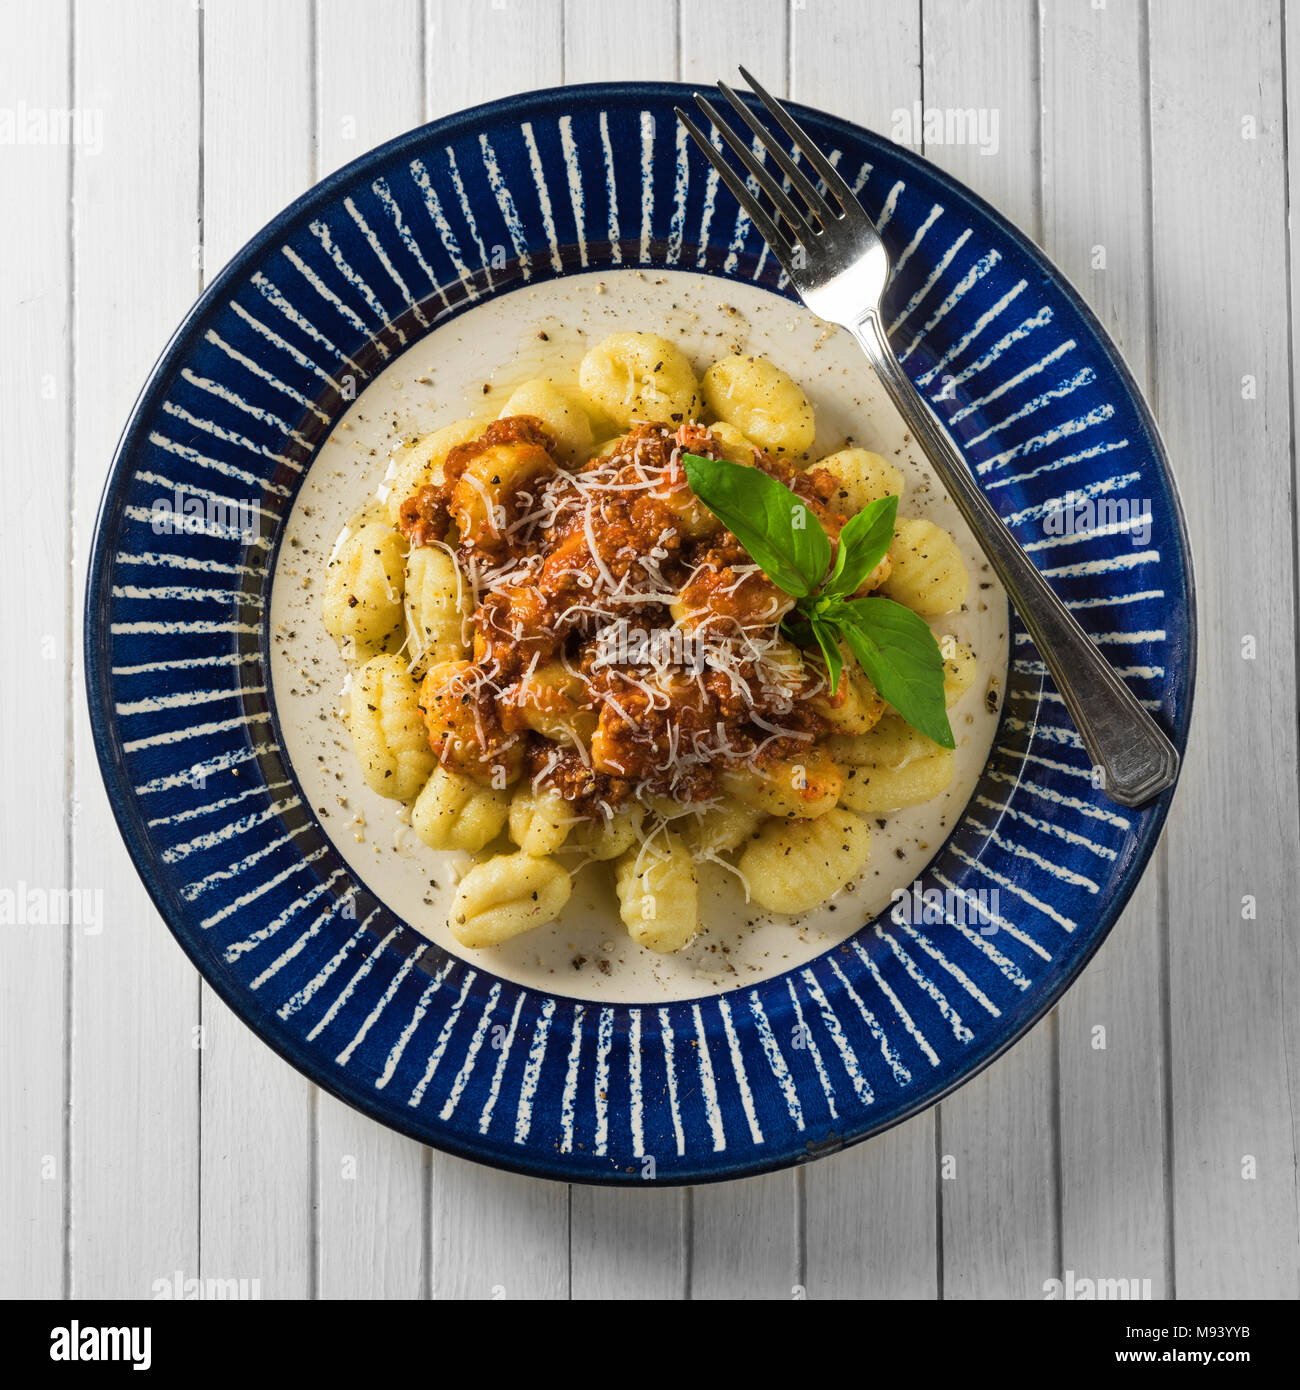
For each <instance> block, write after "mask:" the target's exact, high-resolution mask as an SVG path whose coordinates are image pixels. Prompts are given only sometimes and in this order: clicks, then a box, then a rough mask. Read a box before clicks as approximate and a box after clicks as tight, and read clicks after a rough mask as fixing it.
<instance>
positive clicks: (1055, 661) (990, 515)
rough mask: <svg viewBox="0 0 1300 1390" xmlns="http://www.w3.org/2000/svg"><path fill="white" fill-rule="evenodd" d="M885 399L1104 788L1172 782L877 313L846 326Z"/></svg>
mask: <svg viewBox="0 0 1300 1390" xmlns="http://www.w3.org/2000/svg"><path fill="white" fill-rule="evenodd" d="M850 332H852V334H853V336H854V337H855V338H856V339H857V340H858V343H859V345H860V346H861V347H862V350H863V351H864V352H865V353H866V354H867V357H868V359H869V360H870V362H871V365H872V366H873V367H874V368H875V370H876V374H877V376H879V378H880V380H881V381H882V382H883V383H884V386H885V389H886V390H887V391H888V392H889V396H890V399H891V400H892V401H893V402H894V404H895V406H897V407H898V411H899V413H900V414H901V415H902V417H903V419H904V421H905V422H906V424H907V425H908V426H909V428H910V429H911V430H912V433H913V434H914V435H915V436H916V438H917V440H918V441H919V442H920V444H921V447H922V448H923V449H924V450H925V452H926V454H927V455H928V456H929V459H930V462H931V463H932V464H933V465H934V469H935V472H936V473H937V474H938V475H939V478H940V481H941V482H942V483H943V485H944V487H946V488H947V489H948V492H949V494H950V495H951V496H952V499H953V501H954V502H955V503H956V504H957V508H958V510H959V511H960V512H961V514H962V516H964V517H965V518H966V522H967V524H968V525H969V526H970V528H971V530H972V531H973V532H974V533H975V537H976V539H977V540H978V541H979V543H980V545H981V547H982V548H983V550H984V553H985V555H987V556H988V559H989V563H990V564H991V565H992V566H993V569H994V572H995V573H996V574H997V576H998V578H999V579H1000V580H1001V581H1002V584H1003V587H1004V588H1005V589H1006V591H1007V593H1008V594H1009V595H1010V597H1011V601H1012V603H1014V604H1015V606H1016V611H1017V612H1018V613H1019V614H1020V618H1021V621H1022V622H1023V623H1024V625H1025V627H1026V628H1028V630H1029V634H1030V636H1031V637H1032V638H1033V639H1034V643H1035V645H1036V646H1037V647H1038V650H1039V653H1040V654H1041V655H1042V658H1043V661H1044V662H1045V663H1046V665H1047V669H1048V670H1049V671H1050V672H1051V673H1052V680H1053V681H1054V682H1055V683H1056V688H1057V690H1059V691H1060V693H1061V698H1062V699H1063V700H1064V701H1065V707H1066V709H1068V710H1069V712H1070V717H1071V718H1072V719H1073V720H1074V724H1075V727H1076V728H1077V729H1078V731H1079V735H1080V737H1081V738H1082V739H1083V745H1084V747H1085V748H1086V749H1087V751H1088V754H1089V756H1090V757H1091V758H1092V760H1093V764H1094V765H1095V766H1097V767H1099V768H1100V769H1101V770H1102V774H1103V776H1104V782H1103V783H1102V787H1101V789H1102V790H1103V791H1104V792H1105V794H1106V795H1107V796H1108V797H1110V799H1111V800H1112V801H1117V802H1119V804H1120V805H1121V806H1141V805H1142V804H1143V803H1144V802H1147V801H1150V800H1151V798H1152V797H1154V796H1158V795H1159V794H1160V793H1161V792H1163V791H1165V790H1166V789H1167V788H1169V787H1172V786H1173V784H1174V782H1175V781H1176V780H1177V778H1178V752H1177V750H1176V749H1175V748H1174V746H1173V744H1172V743H1170V741H1169V739H1168V738H1167V737H1166V736H1165V734H1164V732H1163V731H1162V730H1161V728H1160V726H1159V725H1158V724H1157V723H1156V722H1155V720H1154V719H1152V717H1151V715H1150V714H1149V713H1148V712H1147V711H1146V710H1145V709H1144V708H1143V707H1142V705H1141V704H1140V703H1139V702H1138V700H1137V697H1136V696H1135V695H1134V694H1133V692H1132V691H1131V690H1130V689H1129V688H1128V686H1127V685H1126V684H1125V683H1124V681H1123V680H1122V679H1121V678H1120V677H1119V676H1118V675H1117V674H1116V673H1115V670H1114V668H1113V667H1112V666H1111V664H1110V663H1109V662H1108V661H1107V660H1106V658H1105V657H1104V656H1103V655H1102V654H1101V652H1100V651H1099V650H1098V649H1097V647H1096V646H1095V645H1094V644H1093V642H1092V641H1091V639H1090V638H1089V637H1088V634H1087V633H1086V632H1084V630H1083V628H1081V627H1080V626H1079V623H1078V621H1077V620H1076V618H1075V616H1074V614H1073V613H1071V612H1070V610H1069V609H1068V608H1067V607H1066V606H1065V604H1064V603H1062V601H1061V600H1060V599H1059V598H1058V597H1057V596H1056V593H1055V592H1054V591H1053V589H1052V587H1051V585H1049V584H1048V582H1047V581H1046V580H1045V579H1044V578H1043V576H1042V575H1041V574H1040V573H1039V571H1038V567H1037V566H1036V565H1035V564H1034V562H1033V561H1032V560H1031V559H1030V558H1029V556H1028V555H1027V554H1026V553H1025V552H1024V550H1023V549H1022V548H1021V547H1020V545H1019V543H1018V542H1017V541H1016V538H1015V537H1014V536H1013V535H1012V534H1011V532H1010V530H1009V529H1008V527H1007V525H1006V523H1005V522H1004V521H1003V520H1002V518H1001V517H1000V516H999V515H998V514H997V512H995V511H994V510H993V508H992V506H991V505H990V504H989V501H988V498H987V497H986V496H985V495H984V492H983V489H982V488H980V486H979V484H978V483H977V482H976V481H975V478H974V476H973V474H972V473H971V471H970V470H969V469H968V468H967V466H966V463H965V460H964V459H963V458H962V456H961V454H960V453H959V452H958V451H957V448H956V446H955V445H954V444H953V442H952V440H951V439H950V438H949V437H948V433H947V431H946V430H945V429H944V428H943V426H942V425H941V424H940V423H939V420H938V418H937V417H936V416H935V415H934V413H933V412H932V411H931V410H930V407H929V406H928V405H927V404H926V402H925V399H924V397H922V395H921V393H920V392H919V391H918V390H917V389H916V387H915V386H913V385H912V380H911V378H910V377H909V376H908V375H907V373H906V372H905V371H904V370H903V367H902V365H901V363H900V362H899V360H898V358H897V357H896V356H895V355H894V349H893V348H892V347H891V346H890V343H889V339H888V337H887V336H886V334H885V329H884V325H883V324H882V323H881V321H880V316H879V314H877V313H874V312H873V313H871V314H869V315H867V316H865V317H864V318H862V319H861V320H859V321H858V322H856V323H855V324H853V325H852V326H851V327H850Z"/></svg>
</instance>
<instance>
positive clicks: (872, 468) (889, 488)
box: [817, 449, 903, 516]
mask: <svg viewBox="0 0 1300 1390" xmlns="http://www.w3.org/2000/svg"><path fill="white" fill-rule="evenodd" d="M817 467H818V468H824V469H825V470H826V471H827V472H828V473H830V474H831V475H832V476H833V477H834V478H835V481H836V482H837V483H838V484H839V488H838V490H837V492H836V493H835V496H834V498H833V499H832V500H833V501H834V502H835V504H836V505H837V506H838V508H839V510H840V511H842V512H844V514H845V515H846V516H853V515H854V514H855V513H857V512H860V511H862V510H863V508H865V507H869V506H870V505H871V504H872V503H873V502H879V501H880V500H881V498H882V497H897V498H899V499H900V501H901V500H902V496H903V475H902V473H901V472H900V471H899V470H898V469H897V468H895V467H894V465H893V464H892V463H890V461H889V460H888V459H887V458H883V457H882V456H881V455H880V454H873V453H872V452H871V450H870V449H841V450H839V452H838V453H834V454H828V455H827V456H826V457H825V458H824V459H822V460H821V462H820V463H818V464H817Z"/></svg>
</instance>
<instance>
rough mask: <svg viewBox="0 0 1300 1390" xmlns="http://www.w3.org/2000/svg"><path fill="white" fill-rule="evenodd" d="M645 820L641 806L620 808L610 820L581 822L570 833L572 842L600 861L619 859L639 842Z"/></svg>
mask: <svg viewBox="0 0 1300 1390" xmlns="http://www.w3.org/2000/svg"><path fill="white" fill-rule="evenodd" d="M644 819H645V811H644V809H643V808H642V807H640V806H635V805H633V806H620V807H619V809H618V810H617V811H615V812H614V813H613V814H612V815H611V816H609V817H603V816H602V817H600V818H598V819H595V820H587V821H582V822H581V823H580V824H578V825H575V826H574V827H573V829H572V831H570V833H569V843H570V844H571V845H573V846H574V848H576V849H579V850H581V851H582V853H583V854H585V855H587V856H588V857H589V858H591V859H595V860H597V861H601V860H605V859H617V858H618V856H619V855H620V854H622V853H623V852H624V851H625V850H628V849H630V848H631V847H632V845H633V844H634V843H635V842H636V838H637V831H638V830H640V828H641V822H642V821H643V820H644Z"/></svg>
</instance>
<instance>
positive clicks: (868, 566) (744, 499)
mask: <svg viewBox="0 0 1300 1390" xmlns="http://www.w3.org/2000/svg"><path fill="white" fill-rule="evenodd" d="M682 462H683V464H684V466H685V469H686V480H687V482H688V483H689V484H690V486H691V491H692V492H693V493H694V494H695V495H696V497H698V498H699V499H700V501H701V502H703V503H704V505H705V506H706V507H707V508H708V509H709V511H711V512H712V513H713V515H714V516H716V517H717V518H718V520H719V521H720V522H722V524H723V525H724V526H725V527H726V528H727V530H729V531H730V532H731V533H732V535H734V536H735V538H736V539H737V540H738V541H739V542H740V543H741V545H743V546H744V547H745V549H746V550H747V551H748V552H749V553H750V555H751V556H752V557H753V559H754V562H755V563H756V564H757V565H758V566H759V567H760V568H761V569H762V570H763V572H764V573H765V574H766V575H767V577H768V578H769V579H770V580H771V581H772V583H773V584H775V585H776V586H777V588H778V589H781V590H783V591H784V592H785V593H787V594H789V595H790V596H791V597H792V598H793V599H794V600H795V605H794V609H793V611H792V612H791V613H790V614H789V616H788V617H787V618H786V620H785V623H784V631H785V633H786V635H787V636H788V637H789V638H790V640H791V641H793V642H796V643H798V644H799V645H800V646H804V647H817V648H819V649H820V651H821V653H822V658H823V660H824V661H825V663H826V672H827V675H828V676H829V677H830V683H831V694H832V695H834V694H835V692H836V691H837V690H838V688H839V682H840V676H841V674H842V672H843V669H844V659H843V656H842V654H841V651H840V643H841V642H844V643H846V644H847V645H848V648H849V650H850V651H851V652H852V653H853V655H854V656H855V657H856V658H857V660H858V664H859V665H860V666H861V667H862V669H863V670H864V671H865V672H866V674H867V678H868V679H869V680H870V681H871V683H872V685H874V686H875V688H876V690H877V691H878V692H879V694H880V696H881V698H882V699H883V700H884V701H885V702H886V703H887V704H889V705H890V706H892V707H893V708H894V709H895V710H897V711H898V713H899V714H900V715H902V717H903V718H904V719H905V720H906V721H907V722H908V723H909V724H910V725H911V726H912V727H913V728H914V729H918V730H919V731H920V732H921V733H923V734H925V735H926V737H927V738H931V739H933V740H934V742H935V743H937V744H939V745H940V746H941V747H943V748H952V747H954V746H955V740H954V739H953V735H952V727H951V725H950V724H949V723H948V711H947V708H946V701H945V699H944V690H943V655H942V653H941V652H940V650H939V644H938V642H936V641H935V637H934V633H933V632H931V631H930V628H929V626H928V624H927V623H926V622H925V621H924V619H922V618H921V617H920V616H919V615H918V614H916V613H913V612H912V610H911V609H910V608H905V607H903V605H902V604H901V603H894V602H893V601H892V600H891V599H887V598H880V597H877V596H874V595H873V596H872V597H870V598H854V597H853V595H854V594H855V593H856V592H857V590H858V589H860V588H861V587H862V584H863V582H864V581H865V580H866V578H867V576H868V575H870V574H871V572H872V570H874V569H875V568H876V566H877V565H878V564H879V563H880V562H881V560H883V559H884V557H885V552H886V551H887V550H888V549H889V546H890V543H891V542H892V541H893V539H894V521H895V518H896V517H897V515H898V498H897V497H882V498H880V500H879V501H876V502H872V503H871V505H870V506H868V507H865V508H863V510H862V511H860V512H859V513H858V514H857V515H856V516H855V517H853V518H852V519H851V520H849V521H848V522H846V523H845V525H844V527H843V529H842V530H841V531H840V538H839V545H838V546H837V547H836V549H835V562H834V564H833V565H832V563H831V543H830V540H829V539H828V537H827V535H826V532H825V531H824V530H823V529H822V524H821V522H820V521H818V519H817V516H816V514H815V513H814V512H813V511H812V510H811V508H809V507H808V506H807V504H806V503H805V502H804V501H803V500H802V498H800V497H797V496H796V495H795V494H794V493H793V492H791V491H790V489H789V488H787V487H785V486H783V485H782V484H781V483H779V482H778V481H777V480H776V479H775V478H773V477H771V476H769V475H768V474H767V473H764V472H763V471H762V470H761V469H758V468H751V467H747V466H746V465H744V464H738V463H730V462H728V461H727V460H726V459H707V458H702V457H701V456H700V455H699V454H685V455H683V459H682Z"/></svg>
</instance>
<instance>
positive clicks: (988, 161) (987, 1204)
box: [922, 0, 1058, 1298]
mask: <svg viewBox="0 0 1300 1390" xmlns="http://www.w3.org/2000/svg"><path fill="white" fill-rule="evenodd" d="M923 16H924V27H923V32H922V47H923V52H924V78H925V82H924V88H923V90H924V93H925V107H926V109H927V110H928V109H930V108H938V109H940V110H945V109H950V108H956V109H962V110H965V109H968V108H974V109H975V111H976V113H977V115H978V114H981V113H982V119H983V123H984V124H983V133H984V134H985V135H986V136H987V137H989V138H988V139H987V141H986V143H985V145H984V146H983V147H981V145H980V144H978V143H973V144H949V145H937V146H936V145H933V144H929V145H927V146H926V148H925V151H924V152H925V155H926V158H928V159H930V160H931V161H933V162H934V163H935V164H937V165H939V166H940V167H941V168H943V169H946V170H947V171H948V172H949V173H951V174H953V175H955V176H956V177H957V178H959V179H961V180H963V181H964V182H965V183H967V184H969V185H970V186H971V187H972V188H974V189H975V190H976V191H977V192H978V193H981V194H983V195H984V197H986V198H988V199H989V201H990V202H992V203H993V204H994V206H995V207H997V208H998V209H999V210H1000V211H1002V212H1003V213H1005V214H1006V215H1007V216H1008V217H1010V218H1011V220H1012V221H1013V222H1015V223H1016V224H1017V225H1018V226H1019V227H1021V228H1022V229H1023V230H1024V231H1026V232H1028V233H1029V235H1030V236H1035V237H1036V236H1037V235H1038V231H1039V215H1038V213H1039V209H1038V197H1037V194H1038V176H1039V162H1038V91H1037V76H1038V52H1037V48H1038V30H1037V22H1036V7H1035V6H1034V5H1033V4H1032V3H1029V0H996V3H993V4H981V5H973V4H970V3H967V0H929V2H928V3H927V4H926V5H925V8H924V11H923ZM990 35H996V36H997V41H996V42H989V41H988V38H989V36H990ZM995 113H996V114H995ZM995 120H996V123H997V124H996V127H995V126H994V124H993V122H994V121H995ZM995 132H996V139H994V138H992V137H993V136H994V133H995ZM982 148H987V149H989V150H990V153H989V154H983V153H982V152H981V151H982ZM1055 1031H1056V1022H1055V1018H1054V1017H1053V1018H1052V1019H1051V1020H1050V1021H1047V1022H1045V1023H1044V1024H1040V1026H1039V1027H1037V1028H1035V1029H1033V1030H1032V1031H1031V1032H1030V1033H1029V1035H1028V1036H1027V1037H1026V1038H1025V1039H1023V1040H1022V1041H1021V1042H1020V1043H1019V1044H1018V1045H1017V1046H1016V1047H1015V1048H1014V1049H1012V1051H1011V1052H1010V1053H1008V1054H1007V1055H1006V1056H1005V1057H1003V1058H1002V1059H1001V1060H1000V1061H998V1062H997V1063H996V1064H995V1065H994V1066H992V1067H991V1068H989V1069H988V1070H987V1071H985V1072H983V1073H982V1074H981V1075H980V1076H978V1077H976V1078H975V1080H974V1081H972V1082H971V1083H970V1084H969V1085H967V1086H965V1087H963V1088H962V1089H961V1090H960V1091H958V1092H957V1093H956V1094H955V1095H954V1096H953V1097H952V1098H951V1099H950V1100H947V1101H945V1102H944V1103H943V1105H942V1106H941V1107H940V1114H939V1116H938V1125H939V1131H938V1133H939V1140H940V1142H939V1145H938V1147H939V1150H940V1159H941V1163H946V1161H947V1160H948V1159H949V1158H950V1159H951V1167H950V1168H948V1167H945V1168H943V1169H941V1173H942V1174H943V1176H942V1177H941V1181H940V1185H939V1191H940V1199H939V1200H940V1207H941V1229H942V1233H943V1274H942V1278H943V1283H942V1286H941V1288H942V1293H943V1296H944V1297H946V1298H952V1297H958V1298H997V1297H1010V1298H1041V1297H1042V1296H1043V1282H1044V1280H1046V1279H1048V1278H1051V1277H1052V1276H1053V1275H1054V1274H1055V1272H1056V1268H1057V1263H1058V1260H1057V1256H1058V1251H1057V1249H1056V1243H1057V1242H1056V1224H1057V1215H1058V1206H1057V1194H1056V1181H1055V1157H1056V1152H1055V1151H1056V1132H1055V1131H1056V1127H1055V1123H1054V1118H1053V1110H1054V1104H1055V1097H1056V1071H1055ZM949 1174H950V1175H949Z"/></svg>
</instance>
